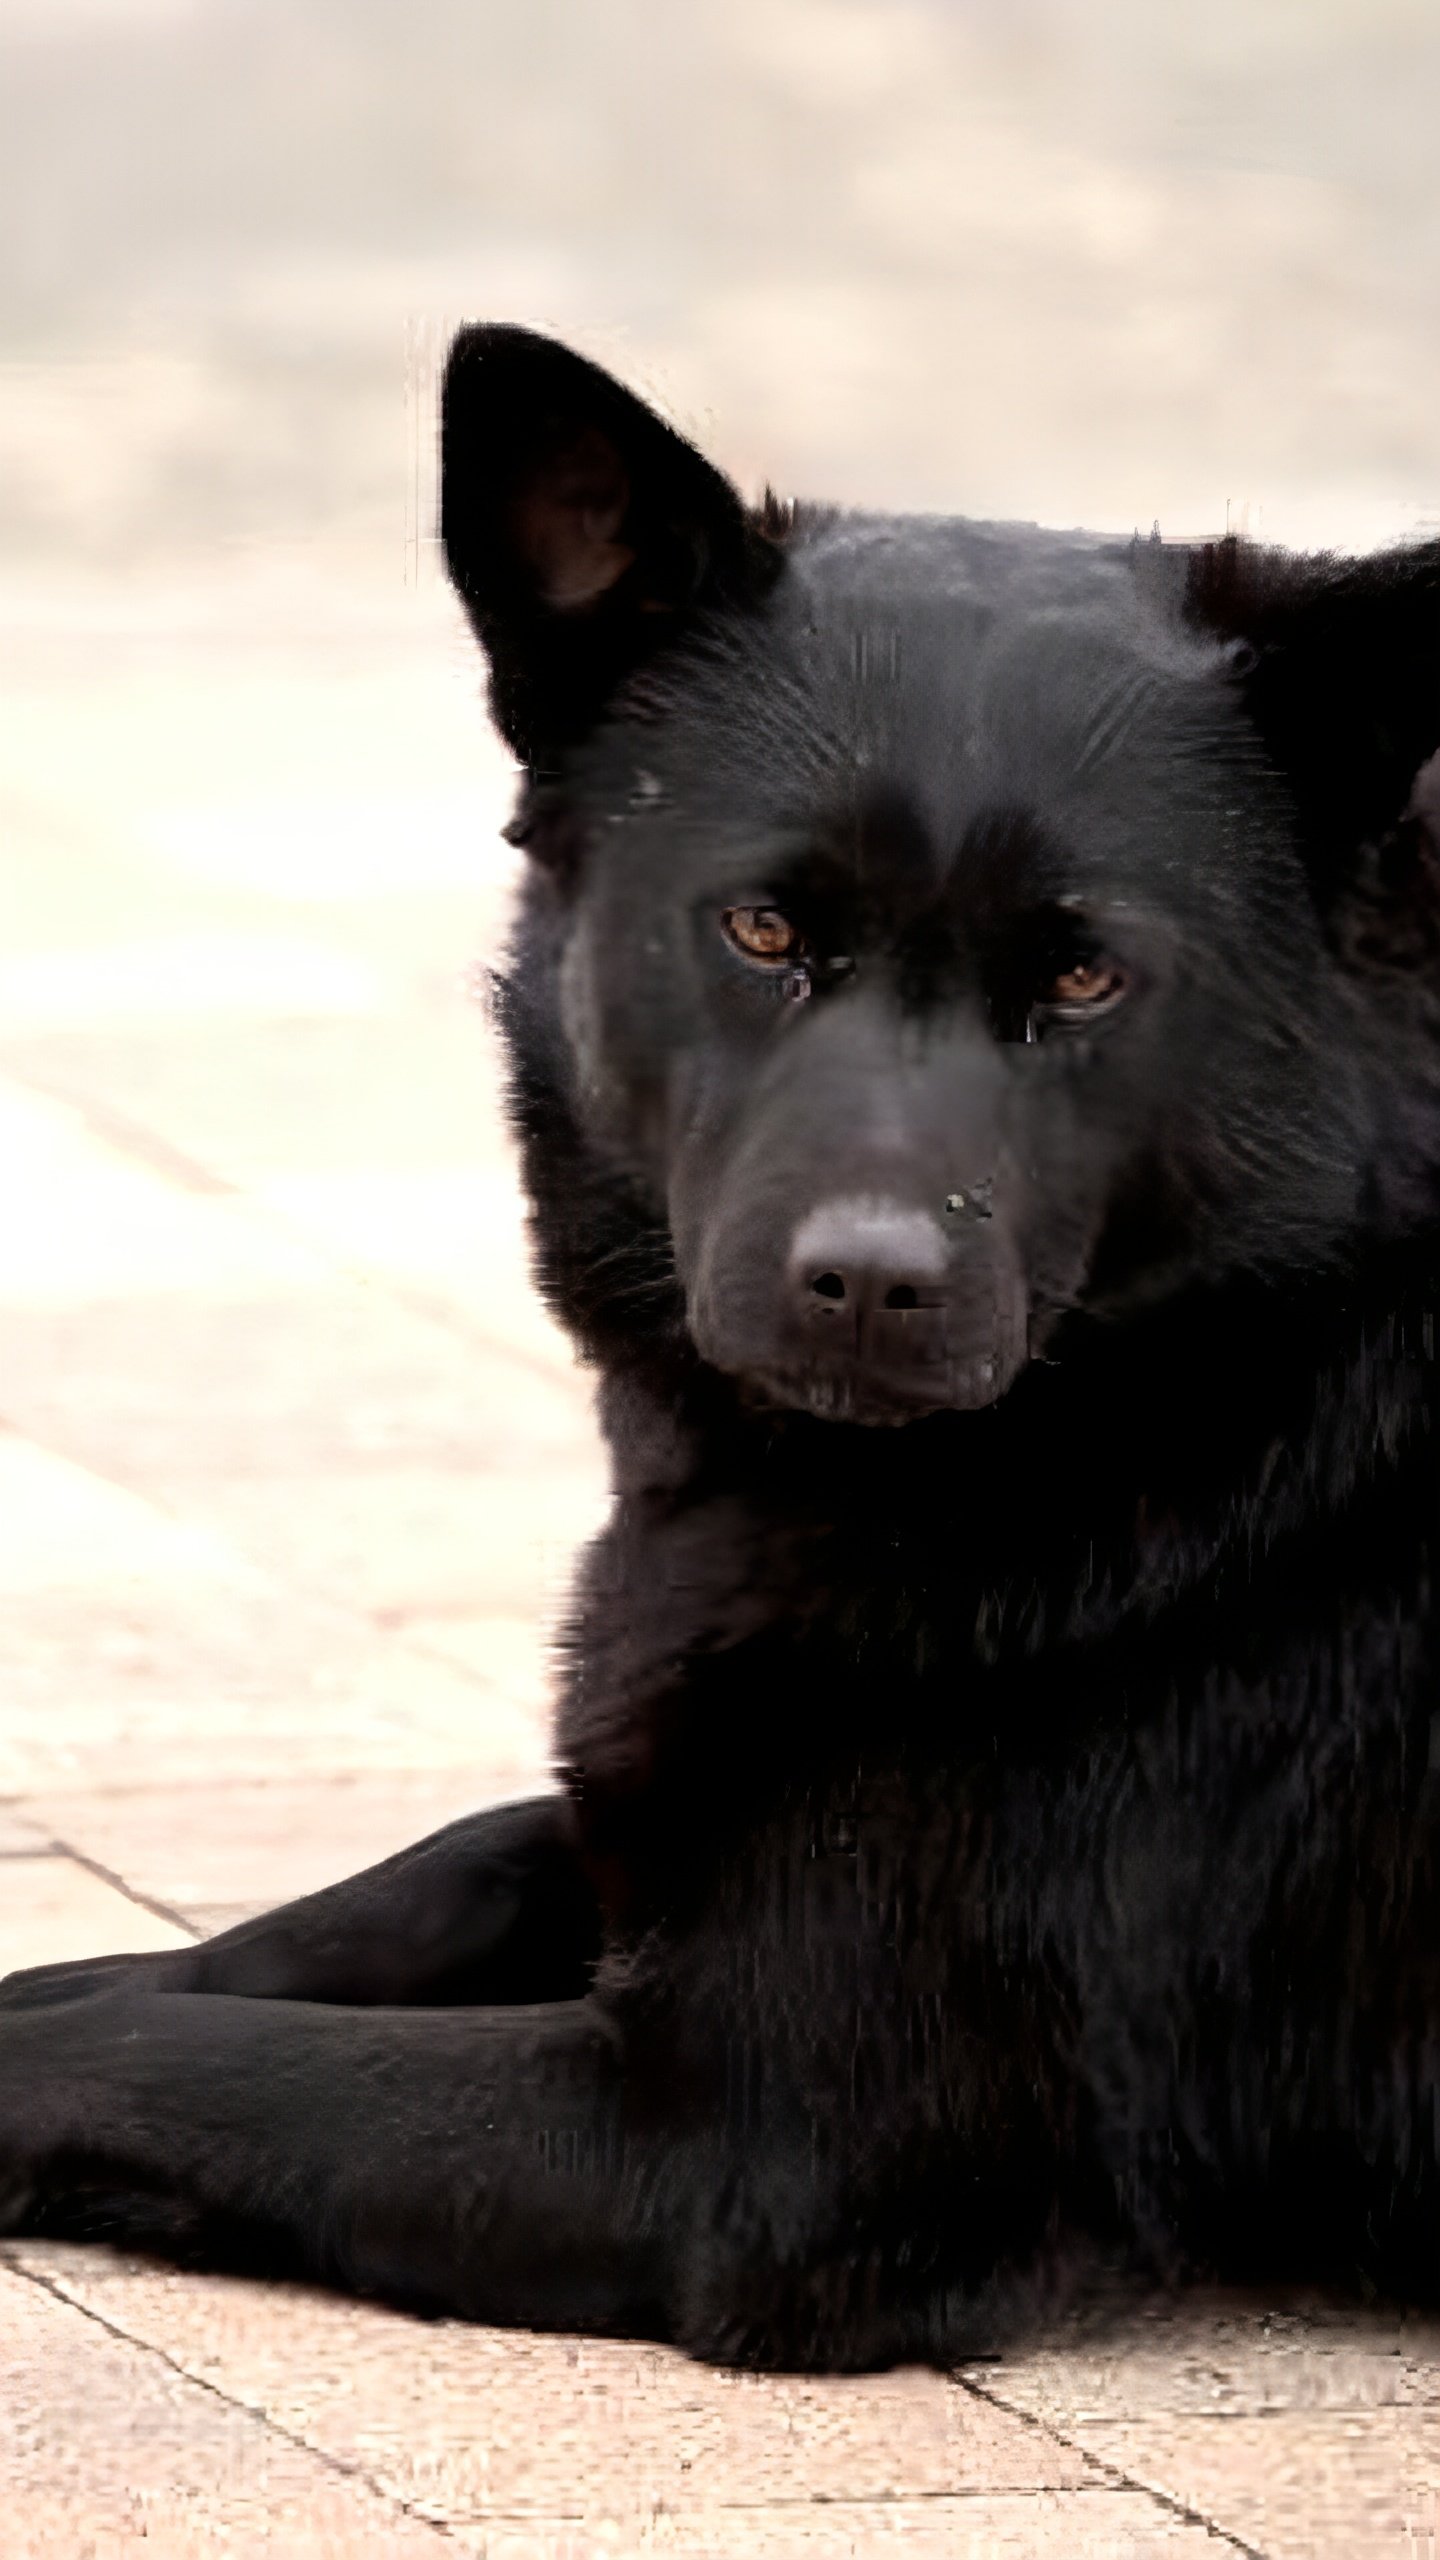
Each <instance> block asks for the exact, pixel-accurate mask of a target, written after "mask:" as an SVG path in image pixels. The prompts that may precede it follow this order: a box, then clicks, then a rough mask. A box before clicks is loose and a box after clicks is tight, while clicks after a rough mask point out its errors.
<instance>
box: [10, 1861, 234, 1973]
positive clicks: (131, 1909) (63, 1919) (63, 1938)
mask: <svg viewBox="0 0 1440 2560" xmlns="http://www.w3.org/2000/svg"><path fill="white" fill-rule="evenodd" d="M188 1937H189V1932H188V1931H187V1930H185V1929H181V1928H177V1927H176V1926H175V1924H174V1922H173V1921H170V1920H164V1919H161V1918H160V1917H159V1915H158V1914H157V1913H156V1912H153V1911H147V1910H146V1909H145V1908H144V1906H143V1904H141V1903H138V1902H132V1901H131V1899H130V1897H129V1895H128V1894H124V1893H121V1892H119V1891H118V1890H117V1888H116V1887H115V1886H114V1885H113V1884H109V1883H107V1882H106V1881H105V1879H104V1877H102V1876H97V1875H94V1874H92V1873H91V1871H90V1869H89V1868H88V1867H82V1866H81V1865H80V1864H79V1862H78V1860H77V1859H75V1858H68V1857H64V1856H60V1855H56V1854H55V1853H53V1852H52V1853H50V1854H48V1855H47V1854H40V1855H37V1856H32V1857H9V1858H3V1859H0V1975H4V1974H7V1973H14V1972H17V1971H18V1970H19V1968H20V1967H21V1966H22V1965H31V1964H61V1963H64V1962H65V1961H66V1960H67V1959H68V1958H69V1957H71V1956H107V1955H122V1954H130V1953H132V1952H133V1953H134V1954H137V1955H138V1954H141V1953H143V1952H145V1951H146V1950H148V1949H149V1948H151V1947H178V1946H184V1945H185V1944H186V1943H187V1940H188Z"/></svg>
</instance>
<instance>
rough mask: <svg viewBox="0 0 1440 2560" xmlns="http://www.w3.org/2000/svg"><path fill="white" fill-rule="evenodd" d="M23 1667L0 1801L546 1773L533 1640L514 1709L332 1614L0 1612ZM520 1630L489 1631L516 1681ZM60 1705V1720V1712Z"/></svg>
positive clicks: (209, 1604) (193, 1607) (7, 1735)
mask: <svg viewBox="0 0 1440 2560" xmlns="http://www.w3.org/2000/svg"><path fill="white" fill-rule="evenodd" d="M7 1621H8V1623H7V1645H11V1646H13V1647H14V1650H15V1655H16V1660H17V1667H16V1671H15V1675H14V1679H13V1684H12V1686H11V1689H10V1692H9V1694H8V1696H7V1699H6V1710H5V1720H4V1726H3V1729H0V1788H3V1789H4V1791H5V1793H6V1794H7V1795H11V1796H14V1795H25V1794H29V1793H32V1792H39V1791H45V1792H47V1793H49V1792H53V1791H54V1790H55V1789H57V1788H68V1787H70V1786H75V1787H78V1788H80V1789H82V1790H90V1789H93V1788H95V1787H96V1786H101V1787H105V1786H124V1785H127V1784H133V1783H135V1781H136V1780H137V1778H139V1777H141V1776H148V1775H151V1774H153V1773H155V1772H156V1771H163V1772H164V1775H165V1776H166V1778H167V1779H169V1780H171V1781H184V1780H186V1779H191V1780H207V1779H209V1780H217V1781H226V1780H229V1781H234V1780H240V1779H249V1780H264V1779H268V1778H271V1777H273V1776H274V1775H275V1774H276V1772H277V1771H280V1770H283V1771H285V1772H287V1773H292V1772H293V1773H294V1774H295V1775H297V1776H301V1775H304V1774H307V1773H308V1774H311V1775H316V1774H318V1773H319V1772H321V1771H322V1770H325V1769H333V1768H336V1767H347V1766H348V1767H350V1768H353V1769H365V1768H369V1769H385V1768H399V1769H415V1768H434V1769H447V1768H452V1769H460V1768H464V1769H469V1770H471V1771H473V1772H474V1773H475V1777H476V1783H477V1785H480V1787H481V1792H482V1793H483V1773H484V1772H485V1771H486V1770H487V1769H490V1770H505V1771H507V1772H509V1771H512V1770H514V1769H517V1768H520V1767H533V1766H535V1765H536V1763H537V1762H538V1763H539V1764H540V1765H542V1766H543V1764H544V1761H545V1757H546V1737H545V1732H544V1719H543V1714H542V1710H541V1706H540V1703H539V1701H540V1699H541V1696H542V1694H543V1690H544V1677H543V1669H542V1667H541V1653H540V1641H541V1640H540V1636H539V1631H538V1630H535V1629H531V1630H529V1632H528V1638H527V1641H528V1643H529V1645H530V1648H531V1656H530V1659H531V1666H532V1667H531V1669H530V1671H529V1674H528V1676H527V1678H526V1681H525V1694H523V1695H517V1696H515V1697H511V1696H509V1695H507V1694H506V1693H505V1692H503V1691H502V1690H501V1689H500V1688H499V1687H498V1686H496V1687H493V1688H492V1687H491V1686H489V1685H488V1684H487V1683H486V1682H485V1681H483V1679H482V1677H481V1675H480V1673H479V1671H478V1670H476V1669H474V1668H468V1669H462V1668H461V1667H459V1664H458V1662H457V1661H456V1660H455V1659H454V1658H453V1657H452V1656H449V1655H442V1654H441V1653H440V1652H439V1651H438V1650H431V1649H430V1648H428V1647H427V1646H425V1645H423V1644H416V1645H408V1644H406V1643H405V1641H404V1640H403V1638H402V1637H400V1636H390V1635H386V1634H384V1633H381V1632H374V1633H372V1634H371V1635H370V1636H369V1637H368V1638H367V1636H366V1634H365V1631H364V1630H363V1629H360V1628H357V1627H356V1626H355V1624H354V1623H353V1622H351V1621H348V1620H347V1619H345V1618H344V1617H342V1616H341V1615H340V1614H339V1613H338V1612H336V1613H334V1614H333V1616H331V1615H328V1614H327V1612H326V1611H325V1610H323V1609H322V1608H320V1607H319V1606H309V1607H301V1606H299V1605H297V1604H290V1605H282V1604H281V1603H280V1602H274V1601H272V1602H271V1603H269V1604H268V1605H267V1603H266V1602H265V1601H264V1600H263V1599H262V1600H261V1601H260V1602H258V1603H257V1602H256V1601H254V1600H251V1601H249V1602H245V1601H243V1600H242V1599H241V1598H240V1597H239V1596H238V1595H234V1594H224V1593H222V1594H218V1595H208V1596H207V1598H206V1599H205V1601H204V1602H203V1603H202V1601H201V1600H200V1599H198V1598H197V1597H195V1596H194V1595H186V1594H181V1595H177V1596H176V1597H175V1598H174V1600H172V1602H171V1604H170V1605H169V1606H168V1607H167V1606H166V1605H164V1604H163V1603H162V1602H160V1601H158V1600H156V1601H152V1600H150V1599H148V1598H147V1596H146V1595H145V1594H144V1593H143V1592H142V1593H139V1594H138V1595H135V1596H132V1597H131V1598H130V1599H129V1600H128V1601H127V1602H126V1604H125V1605H124V1606H123V1607H121V1608H114V1607H105V1606H99V1607H96V1608H94V1609H93V1610H92V1611H91V1612H89V1613H88V1614H87V1613H84V1612H81V1611H78V1610H77V1609H76V1608H75V1607H74V1605H73V1604H67V1602H66V1601H65V1599H64V1597H63V1596H62V1595H57V1596H55V1597H53V1598H51V1599H49V1600H48V1601H46V1602H44V1603H43V1604H42V1603H39V1602H29V1603H25V1604H23V1605H21V1604H15V1605H13V1606H12V1607H11V1608H10V1609H9V1610H8V1611H7ZM513 1630H514V1622H513V1621H504V1622H501V1626H500V1633H499V1637H498V1642H497V1651H498V1650H500V1649H502V1648H504V1649H505V1650H506V1659H507V1660H508V1662H509V1665H510V1669H511V1671H512V1673H513V1674H515V1675H516V1676H517V1677H518V1672H519V1668H520V1661H519V1656H520V1646H519V1640H518V1637H517V1636H516V1635H515V1633H514V1632H513ZM57 1694H63V1695H64V1696H65V1698H66V1712H65V1714H64V1717H63V1718H60V1717H57V1716H56V1714H55V1710H54V1700H55V1697H56V1695H57Z"/></svg>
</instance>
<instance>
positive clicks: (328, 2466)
mask: <svg viewBox="0 0 1440 2560" xmlns="http://www.w3.org/2000/svg"><path fill="white" fill-rule="evenodd" d="M0 2266H3V2267H4V2268H6V2269H7V2270H8V2272H9V2273H10V2274H11V2275H16V2276H19V2277H20V2279H21V2281H22V2282H23V2283H25V2284H31V2285H34V2286H35V2288H36V2290H37V2291H38V2292H40V2293H44V2294H48V2295H49V2297H50V2299H51V2301H52V2302H58V2303H60V2304H61V2305H62V2307H63V2308H64V2309H65V2310H67V2311H73V2312H75V2313H76V2314H77V2316H78V2317H79V2318H80V2319H82V2320H88V2321H89V2322H91V2324H92V2325H93V2326H94V2327H95V2328H97V2329H99V2330H101V2331H102V2332H103V2333H104V2335H105V2336H106V2337H107V2338H114V2339H116V2340H117V2341H118V2342H119V2343H120V2344H121V2345H123V2346H127V2347H133V2348H134V2350H135V2352H136V2354H137V2355H142V2356H153V2357H154V2358H155V2360H156V2362H157V2363H158V2364H162V2365H164V2366H165V2368H166V2370H167V2371H168V2372H170V2373H173V2374H174V2375H176V2377H177V2378H178V2380H180V2381H181V2382H186V2383H189V2384H190V2385H191V2387H192V2388H193V2389H194V2390H196V2391H203V2392H204V2393H205V2395H206V2397H207V2398H209V2399H211V2400H216V2401H218V2402H219V2404H220V2406H221V2408H222V2409H233V2410H234V2411H235V2412H236V2413H237V2415H238V2416H240V2417H242V2418H245V2419H248V2420H249V2421H250V2423H251V2424H252V2425H253V2426H255V2427H257V2428H260V2429H262V2430H263V2431H264V2433H265V2434H267V2435H272V2436H274V2437H275V2439H276V2441H277V2442H278V2443H280V2444H286V2445H289V2446H290V2448H291V2450H292V2452H295V2453H303V2454H308V2455H309V2457H310V2459H311V2460H312V2461H313V2462H317V2463H319V2465H320V2466H321V2468H322V2470H325V2471H328V2472H331V2473H333V2474H334V2476H335V2477H336V2478H337V2479H340V2480H345V2481H348V2482H350V2483H352V2484H353V2485H354V2486H356V2487H359V2488H361V2489H363V2490H364V2491H365V2492H366V2494H367V2495H368V2496H370V2497H373V2498H374V2499H375V2501H376V2503H377V2505H378V2506H380V2507H382V2508H383V2509H384V2510H385V2512H386V2513H387V2514H390V2515H397V2514H398V2515H403V2516H404V2517H406V2518H407V2520H408V2521H409V2522H410V2523H412V2524H418V2525H421V2526H423V2527H424V2528H425V2529H426V2530H427V2531H428V2532H430V2533H433V2534H434V2535H436V2537H437V2538H438V2539H439V2540H440V2541H443V2542H448V2543H452V2544H453V2543H456V2542H457V2540H458V2537H457V2535H456V2534H455V2532H454V2531H453V2529H452V2528H451V2526H450V2525H449V2524H447V2523H445V2522H444V2521H443V2520H442V2519H441V2518H440V2517H438V2516H427V2515H425V2514H424V2513H423V2512H422V2510H421V2509H420V2508H419V2507H416V2506H412V2505H411V2504H410V2502H409V2501H408V2500H407V2499H405V2498H401V2497H399V2496H397V2495H395V2494H394V2493H393V2492H392V2491H391V2490H389V2489H386V2488H384V2487H383V2486H382V2485H381V2483H380V2482H379V2481H378V2480H377V2479H376V2478H375V2477H374V2475H373V2473H371V2472H369V2471H367V2470H366V2469H365V2468H364V2466H363V2464H361V2463H358V2462H347V2461H346V2459H345V2457H344V2455H343V2454H338V2453H332V2452H330V2451H329V2449H328V2447H326V2446H325V2445H320V2444H314V2443H312V2442H311V2440H310V2438H309V2437H308V2436H305V2435H302V2434H300V2432H299V2431H298V2429H296V2428H294V2427H287V2426H286V2425H285V2424H284V2422H283V2420H281V2419H279V2418H276V2417H275V2416H274V2415H273V2413H272V2412H271V2411H270V2410H269V2409H266V2408H257V2407H256V2406H255V2405H254V2403H253V2402H251V2401H249V2400H237V2399H235V2398H234V2397H233V2396H232V2394H231V2393H230V2392H228V2391H223V2390H222V2389H221V2388H220V2385H219V2384H218V2383H216V2382H212V2381H210V2379H209V2378H208V2376H207V2375H205V2374H203V2373H195V2372H192V2370H191V2368H190V2366H189V2365H187V2364H185V2363H183V2362H182V2360H181V2359H180V2358H179V2357H178V2356H172V2355H171V2353H170V2352H169V2349H168V2348H166V2347H162V2346H159V2345H157V2344H156V2342H155V2340H154V2339H153V2338H137V2337H136V2336H135V2334H134V2332H133V2331H132V2330H130V2329H125V2328H122V2327H121V2325H120V2323H119V2322H118V2321H116V2320H107V2319H106V2317H105V2314H104V2312H103V2311H97V2310H96V2309H95V2307H94V2305H93V2304H92V2303H88V2302H81V2301H78V2300H77V2299H76V2297H75V2295H74V2294H73V2293H68V2292H67V2291H66V2289H65V2287H64V2285H63V2284H58V2283H57V2282H56V2281H55V2279H54V2277H53V2276H48V2275H45V2274H43V2273H42V2271H41V2270H40V2269H39V2268H38V2267H33V2266H27V2265H26V2264H25V2263H24V2261H23V2259H21V2258H17V2257H14V2256H12V2255H11V2253H10V2251H9V2250H8V2249H3V2250H0Z"/></svg>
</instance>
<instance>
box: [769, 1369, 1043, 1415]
mask: <svg viewBox="0 0 1440 2560" xmlns="http://www.w3.org/2000/svg"><path fill="white" fill-rule="evenodd" d="M1023 1366H1024V1362H1023V1360H1021V1361H1018V1362H1009V1363H1006V1362H1002V1361H1001V1360H1000V1359H999V1358H997V1357H995V1356H994V1355H987V1356H986V1357H985V1358H983V1359H977V1360H972V1361H968V1362H966V1363H964V1364H963V1365H962V1364H952V1363H946V1364H943V1365H942V1364H940V1363H938V1362H937V1363H936V1364H935V1367H934V1369H933V1371H931V1372H930V1373H928V1374H924V1375H919V1376H917V1375H916V1373H915V1372H914V1371H913V1370H907V1371H906V1372H904V1373H903V1374H902V1375H899V1376H895V1377H887V1376H886V1375H885V1374H884V1373H883V1372H878V1373H877V1372H872V1371H868V1370H843V1369H822V1368H809V1367H805V1368H800V1367H795V1368H785V1369H778V1368H777V1369H764V1370H747V1371H746V1372H745V1373H744V1375H743V1376H742V1378H741V1382H740V1383H741V1391H742V1394H743V1396H744V1399H745V1402H746V1403H747V1404H748V1405H750V1406H752V1407H754V1408H756V1409H757V1410H760V1411H766V1412H775V1411H777V1410H778V1411H784V1412H788V1413H806V1414H809V1415H810V1416H811V1417H812V1418H813V1419H814V1420H815V1421H817V1422H841V1423H849V1424H851V1425H855V1426H858V1427H860V1428H862V1429H864V1430H872V1431H896V1430H901V1429H903V1428H904V1426H905V1424H906V1423H910V1422H923V1421H926V1420H927V1419H929V1418H930V1417H931V1416H932V1415H934V1414H938V1413H982V1412H984V1411H986V1410H987V1409H988V1408H989V1407H990V1406H991V1405H994V1404H998V1403H999V1401H1000V1398H1001V1397H1002V1396H1003V1395H1004V1394H1005V1393H1006V1392H1007V1390H1008V1389H1009V1388H1010V1387H1011V1386H1012V1385H1013V1383H1014V1381H1015V1378H1016V1377H1017V1376H1018V1374H1019V1371H1020V1369H1021V1368H1023Z"/></svg>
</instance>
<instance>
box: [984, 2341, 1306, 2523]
mask: <svg viewBox="0 0 1440 2560" xmlns="http://www.w3.org/2000/svg"><path fill="white" fill-rule="evenodd" d="M952 2379H953V2380H954V2381H955V2382H956V2383H958V2385H959V2387H960V2389H961V2390H962V2391H968V2392H969V2393H970V2394H971V2396H972V2398H973V2399H976V2400H983V2401H984V2402H985V2403H986V2405H987V2406H988V2407H989V2408H992V2409H998V2410H1003V2411H1004V2412H1005V2414H1006V2415H1007V2416H1008V2417H1012V2418H1019V2419H1020V2420H1021V2422H1022V2424H1024V2425H1025V2426H1027V2427H1034V2428H1035V2429H1037V2431H1038V2432H1039V2433H1040V2434H1041V2435H1043V2436H1048V2437H1049V2439H1050V2441H1051V2442H1052V2443H1053V2444H1060V2445H1063V2446H1064V2447H1065V2450H1066V2452H1067V2453H1075V2454H1078V2455H1079V2457H1080V2459H1081V2461H1082V2462H1084V2463H1086V2464H1090V2465H1093V2466H1094V2468H1095V2470H1096V2471H1098V2472H1099V2473H1100V2475H1101V2478H1102V2479H1103V2480H1104V2481H1105V2482H1106V2483H1107V2484H1108V2485H1109V2486H1110V2487H1111V2488H1114V2489H1133V2490H1135V2491H1137V2492H1138V2494H1139V2495H1140V2496H1141V2497H1143V2498H1148V2499H1150V2500H1151V2502H1152V2503H1153V2504H1154V2505H1155V2506H1157V2507H1160V2508H1163V2510H1164V2512H1165V2513H1166V2514H1167V2515H1171V2516H1174V2517H1175V2518H1177V2520H1178V2521H1179V2522H1180V2523H1181V2524H1191V2525H1199V2526H1200V2528H1201V2530H1202V2531H1203V2532H1205V2533H1207V2534H1209V2535H1210V2536H1211V2537H1212V2538H1213V2539H1214V2540H1215V2541H1216V2542H1220V2543H1223V2544H1224V2545H1225V2547H1226V2549H1227V2550H1230V2551H1236V2552H1239V2553H1240V2554H1241V2560H1267V2554H1266V2553H1265V2552H1264V2551H1262V2550H1261V2548H1260V2546H1259V2544H1258V2543H1255V2542H1246V2541H1244V2540H1243V2539H1242V2538H1241V2536H1240V2535H1239V2534H1238V2533H1231V2531H1230V2530H1229V2528H1228V2526H1226V2525H1223V2524H1217V2523H1216V2522H1215V2519H1214V2517H1213V2516H1207V2515H1206V2514H1205V2512H1204V2510H1203V2509H1202V2508H1200V2507H1192V2506H1190V2505H1189V2504H1188V2503H1187V2501H1186V2500H1185V2499H1184V2498H1178V2497H1176V2496H1175V2495H1174V2493H1173V2492H1172V2491H1171V2490H1169V2489H1157V2488H1156V2487H1155V2485H1154V2483H1153V2482H1152V2481H1149V2480H1141V2479H1138V2478H1137V2477H1136V2475H1135V2474H1134V2473H1133V2472H1130V2471H1126V2470H1125V2469H1124V2468H1123V2466H1122V2465H1121V2464H1120V2463H1118V2462H1107V2461H1106V2460H1105V2458H1104V2456H1103V2455H1102V2454H1099V2453H1096V2452H1095V2451H1094V2450H1093V2449H1092V2447H1091V2446H1089V2445H1086V2444H1081V2443H1079V2442H1077V2440H1076V2438H1075V2437H1074V2436H1073V2435H1067V2434H1066V2432H1065V2430H1064V2428H1063V2427H1056V2426H1052V2425H1051V2424H1050V2423H1049V2421H1048V2420H1046V2419H1044V2418H1037V2417H1036V2416H1035V2414H1034V2412H1033V2410H1030V2409H1018V2408H1016V2407H1015V2405H1014V2403H1013V2402H1012V2401H1009V2400H1006V2399H1004V2398H1003V2397H1002V2396H1001V2394H1000V2393H999V2392H998V2391H992V2390H989V2389H987V2387H986V2386H985V2384H984V2383H982V2382H976V2381H974V2380H973V2379H972V2377H971V2376H970V2375H968V2374H965V2373H956V2374H955V2375H953V2377H952Z"/></svg>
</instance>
